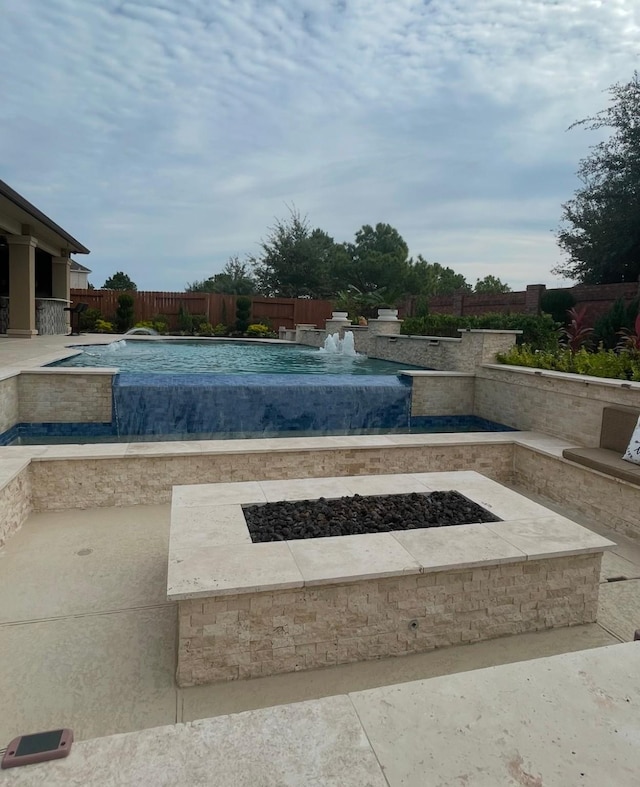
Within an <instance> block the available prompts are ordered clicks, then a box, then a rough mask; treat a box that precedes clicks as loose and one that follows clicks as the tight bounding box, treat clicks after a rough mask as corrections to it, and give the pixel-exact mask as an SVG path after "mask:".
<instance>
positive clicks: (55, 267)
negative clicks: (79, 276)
mask: <svg viewBox="0 0 640 787" xmlns="http://www.w3.org/2000/svg"><path fill="white" fill-rule="evenodd" d="M51 271H52V273H51V285H52V286H51V296H52V297H53V298H60V300H62V301H67V305H70V303H71V260H70V259H69V257H52V258H51ZM65 315H66V323H67V328H68V329H69V330H70V329H71V313H70V312H65Z"/></svg>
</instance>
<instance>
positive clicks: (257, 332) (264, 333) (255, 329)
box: [246, 322, 274, 338]
mask: <svg viewBox="0 0 640 787" xmlns="http://www.w3.org/2000/svg"><path fill="white" fill-rule="evenodd" d="M246 333H247V336H257V337H260V338H265V337H272V336H274V333H273V331H272V330H270V328H269V326H268V325H264V324H263V323H259V322H258V323H254V324H253V325H250V326H249V327H248V328H247V331H246Z"/></svg>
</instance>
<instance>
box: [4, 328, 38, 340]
mask: <svg viewBox="0 0 640 787" xmlns="http://www.w3.org/2000/svg"><path fill="white" fill-rule="evenodd" d="M37 335H38V331H33V330H29V329H28V328H24V329H23V328H9V329H8V330H7V336H12V337H13V338H14V339H31V337H32V336H37Z"/></svg>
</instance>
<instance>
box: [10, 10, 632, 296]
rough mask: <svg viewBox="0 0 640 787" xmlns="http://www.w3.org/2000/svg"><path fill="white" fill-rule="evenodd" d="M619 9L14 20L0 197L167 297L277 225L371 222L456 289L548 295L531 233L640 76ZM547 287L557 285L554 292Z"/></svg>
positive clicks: (44, 14) (544, 247)
mask: <svg viewBox="0 0 640 787" xmlns="http://www.w3.org/2000/svg"><path fill="white" fill-rule="evenodd" d="M638 41H640V6H639V5H638V3H637V2H636V0H606V2H605V0H602V1H600V0H522V2H518V3H514V2H513V0H432V1H431V2H424V0H333V2H325V3H318V2H317V0H272V2H269V3H264V2H259V0H217V1H216V2H215V3H211V2H210V0H154V2H148V0H96V2H93V3H77V2H76V0H24V2H22V3H19V4H18V3H15V4H9V7H8V8H6V9H4V10H3V25H2V28H0V62H4V63H11V64H12V67H11V74H10V78H9V79H7V78H5V79H4V81H3V83H2V85H1V86H0V106H2V111H3V122H2V124H0V150H2V151H3V153H4V158H5V161H4V171H3V179H5V180H7V181H8V182H9V183H10V184H11V185H13V186H14V187H15V188H17V189H18V190H19V191H20V192H22V193H23V194H24V195H25V196H26V197H27V198H30V199H32V200H33V201H35V202H37V204H38V206H39V207H41V208H42V209H43V210H45V212H47V213H49V215H51V216H52V217H53V218H54V219H55V220H56V221H58V222H59V223H61V224H62V225H63V226H65V227H66V228H67V229H68V230H69V231H70V232H72V234H74V235H75V236H76V237H78V238H80V240H82V241H83V242H84V243H86V244H87V245H88V246H89V247H90V248H91V249H92V254H91V256H90V257H89V258H88V259H87V260H85V262H87V264H88V265H89V267H91V268H92V269H93V270H94V271H95V273H94V275H93V277H92V278H93V280H94V282H95V283H96V284H101V283H102V281H103V280H104V279H105V278H106V277H107V276H108V275H109V274H111V273H112V272H113V271H115V270H117V269H124V270H126V271H127V272H128V273H129V274H130V275H131V276H132V278H134V280H136V281H137V282H138V285H139V286H140V287H145V288H157V289H172V288H175V289H179V288H181V287H182V286H183V285H184V284H185V282H186V281H191V280H193V279H195V278H201V277H202V276H204V275H210V274H211V273H213V272H215V271H217V270H220V268H221V267H222V265H223V264H224V262H225V260H226V258H227V257H228V255H230V254H233V253H238V252H239V253H240V254H243V253H244V252H253V251H255V250H256V248H257V246H256V244H257V243H258V242H259V240H260V237H261V236H263V235H264V234H265V233H266V231H267V227H268V226H269V225H270V224H271V223H272V220H273V217H274V216H275V215H279V216H282V215H284V214H285V213H286V207H285V205H286V204H292V203H295V204H296V205H297V207H298V208H299V209H300V210H301V211H302V212H304V213H308V214H309V217H310V220H311V221H312V223H313V224H314V225H319V226H322V227H323V228H324V229H326V230H327V231H328V232H329V233H330V234H332V235H333V236H334V237H336V238H337V239H339V240H344V239H347V238H350V237H352V236H353V234H354V233H355V231H356V230H357V229H358V227H359V226H360V225H361V224H363V223H375V222H376V221H388V222H389V223H392V224H394V226H396V227H397V228H398V229H399V231H400V232H401V233H402V234H403V236H404V237H405V239H406V240H407V242H408V243H409V246H410V248H411V250H412V252H413V253H418V252H421V253H422V254H423V255H424V256H425V257H426V258H427V259H430V260H439V261H440V262H442V263H443V264H447V265H450V266H451V267H453V268H455V269H456V270H460V272H463V273H464V274H465V275H466V276H467V278H468V279H470V280H475V278H478V277H482V276H484V275H486V274H488V273H493V274H494V275H499V276H500V278H502V279H506V280H507V281H509V282H510V283H512V285H514V284H518V285H520V284H525V283H527V282H538V281H546V282H548V283H551V282H553V281H554V279H553V277H551V276H550V274H549V271H550V269H551V268H552V267H553V266H554V265H555V264H556V263H557V262H558V260H559V253H558V249H557V247H556V246H555V242H554V237H553V234H552V232H551V230H553V229H554V228H555V227H556V226H557V223H558V220H559V217H560V205H561V203H562V202H563V201H565V200H566V199H568V198H569V197H570V196H571V193H572V191H573V189H574V188H575V185H576V181H575V178H574V174H573V173H574V172H575V170H576V167H577V164H578V160H579V158H580V157H581V156H583V155H585V153H586V152H587V150H588V147H589V145H591V144H594V143H595V142H596V141H597V138H596V137H595V135H594V134H588V133H584V132H583V131H580V130H574V131H572V132H569V133H565V132H566V129H567V127H568V126H569V125H570V124H571V122H573V121H574V120H576V119H578V118H581V117H584V116H586V115H589V114H592V113H594V112H596V111H598V110H599V109H601V108H602V107H603V106H604V105H605V103H606V101H607V100H608V96H607V95H606V94H603V93H602V91H603V90H604V89H605V88H607V87H608V86H609V85H610V84H612V83H614V82H617V81H621V82H624V81H627V80H628V79H629V78H630V76H631V74H632V72H633V70H634V68H635V67H636V66H637V62H638V55H639V54H640V44H638ZM558 283H560V282H559V281H558Z"/></svg>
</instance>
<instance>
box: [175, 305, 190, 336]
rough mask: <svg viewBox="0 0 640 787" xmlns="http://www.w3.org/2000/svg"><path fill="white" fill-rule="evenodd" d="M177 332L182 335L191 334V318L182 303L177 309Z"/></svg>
mask: <svg viewBox="0 0 640 787" xmlns="http://www.w3.org/2000/svg"><path fill="white" fill-rule="evenodd" d="M178 330H179V331H182V332H183V333H193V317H192V316H191V314H189V309H187V307H186V306H184V305H183V304H182V303H181V304H180V306H179V307H178Z"/></svg>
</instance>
